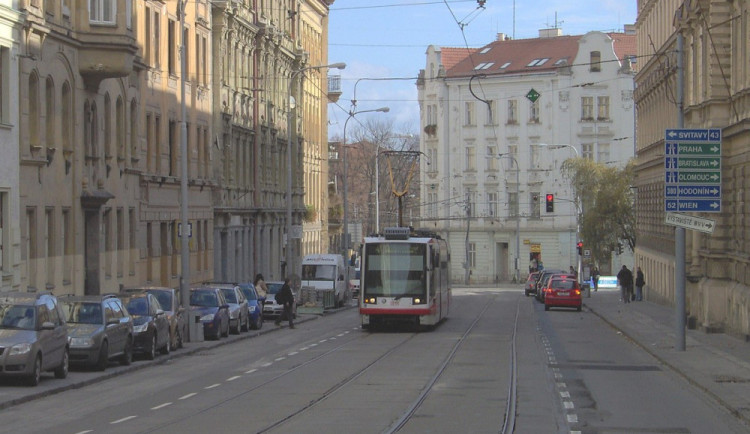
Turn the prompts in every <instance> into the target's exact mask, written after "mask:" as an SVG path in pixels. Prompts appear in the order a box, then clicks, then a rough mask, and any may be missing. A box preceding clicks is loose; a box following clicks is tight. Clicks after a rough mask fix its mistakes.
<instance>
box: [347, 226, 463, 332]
mask: <svg viewBox="0 0 750 434" xmlns="http://www.w3.org/2000/svg"><path fill="white" fill-rule="evenodd" d="M360 270H361V273H360V294H361V295H360V297H359V313H360V317H361V320H362V328H369V327H371V326H377V325H386V324H393V323H396V324H412V325H415V326H434V325H436V324H438V323H439V322H440V321H442V320H443V319H444V318H446V317H447V316H448V309H449V308H450V304H451V288H450V253H449V252H448V244H447V243H446V242H445V240H443V239H442V238H440V237H439V236H438V235H437V234H435V233H429V232H424V231H415V230H413V229H412V228H408V227H395V228H385V229H384V231H383V234H379V235H378V236H370V237H366V238H365V240H364V244H363V245H362V260H361V263H360Z"/></svg>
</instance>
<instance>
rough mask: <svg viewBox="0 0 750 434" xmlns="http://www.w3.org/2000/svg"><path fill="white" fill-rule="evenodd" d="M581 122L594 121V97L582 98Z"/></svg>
mask: <svg viewBox="0 0 750 434" xmlns="http://www.w3.org/2000/svg"><path fill="white" fill-rule="evenodd" d="M581 120H582V121H592V120H594V97H593V96H582V97H581Z"/></svg>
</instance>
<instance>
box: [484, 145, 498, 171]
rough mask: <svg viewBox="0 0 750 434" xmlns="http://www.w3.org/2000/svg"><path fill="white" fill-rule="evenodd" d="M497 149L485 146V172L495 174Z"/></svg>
mask: <svg viewBox="0 0 750 434" xmlns="http://www.w3.org/2000/svg"><path fill="white" fill-rule="evenodd" d="M497 160H498V156H497V147H495V146H487V171H488V172H497Z"/></svg>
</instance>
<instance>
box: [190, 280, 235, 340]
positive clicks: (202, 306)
mask: <svg viewBox="0 0 750 434" xmlns="http://www.w3.org/2000/svg"><path fill="white" fill-rule="evenodd" d="M190 311H191V312H192V313H193V314H194V315H195V314H197V315H198V316H200V320H201V323H203V337H205V338H206V339H220V338H221V337H222V336H224V337H227V336H229V304H228V303H227V301H226V299H224V294H223V293H222V292H221V289H219V288H209V287H197V288H190Z"/></svg>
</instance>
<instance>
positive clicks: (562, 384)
mask: <svg viewBox="0 0 750 434" xmlns="http://www.w3.org/2000/svg"><path fill="white" fill-rule="evenodd" d="M557 387H559V388H560V389H567V388H568V385H567V384H565V383H557Z"/></svg>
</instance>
